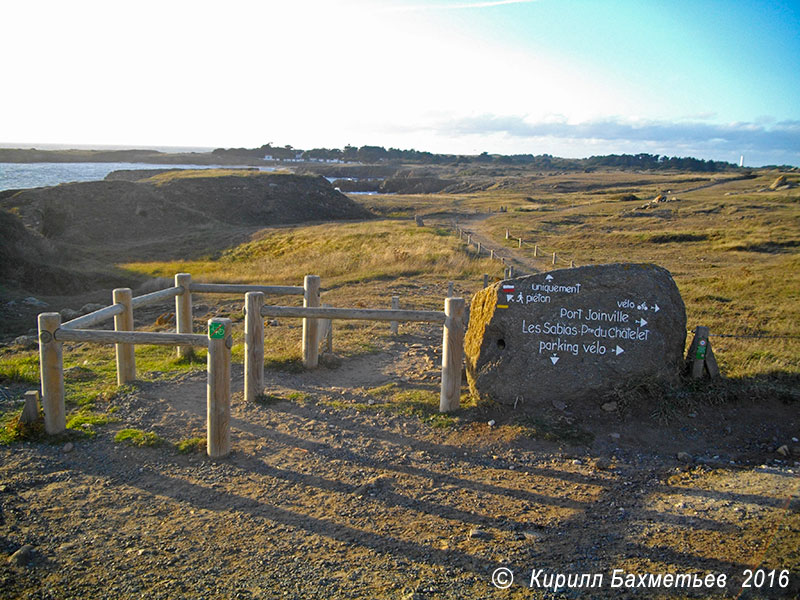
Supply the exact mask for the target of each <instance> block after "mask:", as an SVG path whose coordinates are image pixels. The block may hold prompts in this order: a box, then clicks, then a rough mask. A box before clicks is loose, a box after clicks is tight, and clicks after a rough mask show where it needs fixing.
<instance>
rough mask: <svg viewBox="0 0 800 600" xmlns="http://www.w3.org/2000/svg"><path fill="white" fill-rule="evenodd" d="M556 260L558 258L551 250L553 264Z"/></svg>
mask: <svg viewBox="0 0 800 600" xmlns="http://www.w3.org/2000/svg"><path fill="white" fill-rule="evenodd" d="M556 260H558V257H557V256H556V253H555V252H553V264H556Z"/></svg>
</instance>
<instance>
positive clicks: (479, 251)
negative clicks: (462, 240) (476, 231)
mask: <svg viewBox="0 0 800 600" xmlns="http://www.w3.org/2000/svg"><path fill="white" fill-rule="evenodd" d="M480 253H481V243H480V242H478V254H480Z"/></svg>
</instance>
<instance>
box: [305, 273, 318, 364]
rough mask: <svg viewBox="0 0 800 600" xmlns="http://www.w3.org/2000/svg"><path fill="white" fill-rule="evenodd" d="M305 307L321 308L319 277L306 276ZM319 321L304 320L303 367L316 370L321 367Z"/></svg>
mask: <svg viewBox="0 0 800 600" xmlns="http://www.w3.org/2000/svg"><path fill="white" fill-rule="evenodd" d="M303 287H304V288H305V291H304V293H303V306H304V307H306V308H308V307H318V306H319V275H306V277H305V279H304V281H303ZM318 327H319V322H318V321H317V319H308V318H305V319H303V366H304V367H305V368H306V369H316V368H317V366H318V365H319V345H318V343H319V338H318V337H317V328H318Z"/></svg>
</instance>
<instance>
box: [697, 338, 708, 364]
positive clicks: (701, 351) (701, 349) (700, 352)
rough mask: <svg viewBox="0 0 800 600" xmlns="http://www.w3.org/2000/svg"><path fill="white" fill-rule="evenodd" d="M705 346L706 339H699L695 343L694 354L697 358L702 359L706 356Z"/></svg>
mask: <svg viewBox="0 0 800 600" xmlns="http://www.w3.org/2000/svg"><path fill="white" fill-rule="evenodd" d="M706 348H707V346H706V341H705V340H700V341H699V342H698V344H697V353H696V354H695V358H696V359H697V360H703V359H704V358H705V357H706Z"/></svg>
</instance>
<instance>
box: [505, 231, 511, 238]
mask: <svg viewBox="0 0 800 600" xmlns="http://www.w3.org/2000/svg"><path fill="white" fill-rule="evenodd" d="M510 236H511V234H510V233H508V229H506V239H508V238H509V237H510Z"/></svg>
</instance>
